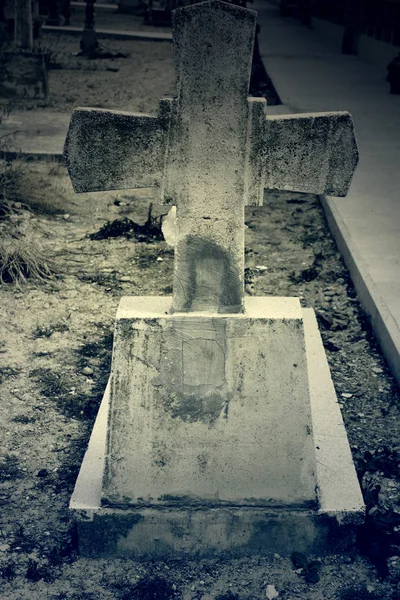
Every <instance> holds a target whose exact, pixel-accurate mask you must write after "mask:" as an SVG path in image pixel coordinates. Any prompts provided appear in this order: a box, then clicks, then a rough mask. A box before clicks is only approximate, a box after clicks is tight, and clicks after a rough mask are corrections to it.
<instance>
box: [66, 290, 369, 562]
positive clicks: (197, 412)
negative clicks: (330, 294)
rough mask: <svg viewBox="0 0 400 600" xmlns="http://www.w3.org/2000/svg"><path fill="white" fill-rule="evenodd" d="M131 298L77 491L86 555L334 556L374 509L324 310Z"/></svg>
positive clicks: (274, 302)
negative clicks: (177, 306)
mask: <svg viewBox="0 0 400 600" xmlns="http://www.w3.org/2000/svg"><path fill="white" fill-rule="evenodd" d="M170 309H171V299H170V298H167V297H161V298H153V297H152V298H147V297H139V298H137V297H126V298H122V300H121V303H120V307H119V310H118V313H117V320H116V329H115V339H114V351H113V367H112V373H111V377H110V382H109V385H108V387H107V390H106V392H105V395H104V398H103V402H102V405H101V408H100V411H99V415H98V418H97V420H96V424H95V426H94V429H93V433H92V437H91V440H90V444H89V447H88V450H87V452H86V455H85V458H84V461H83V464H82V467H81V471H80V474H79V477H78V480H77V483H76V487H75V491H74V494H73V496H72V499H71V505H70V506H71V509H72V510H73V511H74V512H75V514H76V516H77V522H78V535H79V540H80V542H79V543H80V552H81V554H83V555H86V556H127V557H136V558H145V557H151V558H154V557H164V558H166V557H168V558H173V557H188V556H210V555H215V554H221V553H222V554H228V555H232V556H241V555H251V554H261V553H265V552H279V553H280V554H288V553H290V552H292V551H294V550H297V551H303V552H321V551H329V550H332V551H334V550H335V549H337V547H338V544H339V545H340V544H342V545H343V544H345V543H346V539H347V540H348V539H349V536H350V539H351V536H352V534H353V533H354V530H355V527H356V526H357V525H358V524H359V523H361V522H362V521H363V517H364V506H363V499H362V496H361V492H360V488H359V485H358V481H357V477H356V473H355V469H354V466H353V462H352V457H351V453H350V448H349V445H348V441H347V436H346V432H345V429H344V425H343V421H342V418H341V414H340V409H339V407H338V404H337V400H336V395H335V391H334V388H333V384H332V381H331V377H330V373H329V368H328V365H327V362H326V357H325V353H324V349H323V346H322V342H321V339H320V335H319V332H318V327H317V323H316V319H315V315H314V312H313V311H312V310H311V309H302V308H301V307H300V302H299V300H298V299H296V298H246V301H245V312H244V313H241V314H234V315H232V314H229V315H227V314H217V315H204V314H201V313H172V314H171V310H170Z"/></svg>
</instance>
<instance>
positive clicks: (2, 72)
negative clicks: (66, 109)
mask: <svg viewBox="0 0 400 600" xmlns="http://www.w3.org/2000/svg"><path fill="white" fill-rule="evenodd" d="M47 93H48V83H47V71H46V65H45V60H44V55H43V54H41V53H33V52H23V51H20V52H3V53H2V54H1V55H0V95H1V96H3V97H5V98H13V97H17V98H38V99H44V98H46V96H47Z"/></svg>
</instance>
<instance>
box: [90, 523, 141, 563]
mask: <svg viewBox="0 0 400 600" xmlns="http://www.w3.org/2000/svg"><path fill="white" fill-rule="evenodd" d="M143 520H144V517H143V515H138V514H135V515H126V516H124V515H117V516H116V515H94V518H93V521H88V522H80V523H79V538H80V542H79V549H80V553H81V554H82V555H83V556H91V555H93V556H108V555H115V553H116V549H117V546H118V541H119V540H120V539H121V538H127V537H128V535H129V533H130V532H131V530H132V529H133V528H134V527H135V526H136V525H138V523H140V522H141V521H143Z"/></svg>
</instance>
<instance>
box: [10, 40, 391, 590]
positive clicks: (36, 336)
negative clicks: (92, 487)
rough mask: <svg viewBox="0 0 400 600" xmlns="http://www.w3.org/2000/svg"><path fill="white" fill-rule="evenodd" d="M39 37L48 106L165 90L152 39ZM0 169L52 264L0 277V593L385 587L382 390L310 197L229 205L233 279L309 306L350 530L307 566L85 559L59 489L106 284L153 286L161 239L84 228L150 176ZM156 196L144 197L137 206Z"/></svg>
mask: <svg viewBox="0 0 400 600" xmlns="http://www.w3.org/2000/svg"><path fill="white" fill-rule="evenodd" d="M42 41H43V43H44V42H46V44H48V45H52V44H57V48H58V50H57V53H56V52H55V51H54V57H57V60H56V58H54V64H59V66H60V67H59V68H58V69H55V70H52V71H50V89H51V97H50V99H49V103H48V106H50V107H51V109H52V110H54V109H57V110H60V111H65V112H68V111H70V110H72V108H73V107H74V106H76V105H78V104H80V105H92V106H103V107H104V106H106V107H109V108H111V107H113V108H117V109H125V110H126V109H128V110H141V111H144V112H154V110H155V108H156V106H157V100H158V98H159V97H160V96H162V95H163V94H166V93H167V94H168V93H171V92H173V86H174V84H173V65H172V47H171V46H170V45H168V44H160V43H148V42H126V41H115V42H114V41H113V42H107V47H108V48H109V49H112V51H115V52H116V51H120V52H128V51H129V52H130V57H129V58H126V59H122V58H121V59H117V60H114V61H111V60H108V61H107V60H102V61H86V62H83V61H84V59H78V58H76V57H71V56H70V50H69V49H70V48H71V47H72V46H73V45H74V47H75V51H76V38H71V39H70V38H65V39H64V38H60V37H58V36H54V37H51V36H48V38H47V37H46V38H44V39H43V40H42ZM57 61H58V63H57ZM74 61H76V63H74ZM79 61H81V62H79ZM92 62H93V66H90V65H92ZM73 63H74V65H75V66H74V67H73V68H70V65H71V64H73ZM78 63H79V65H80V66H79V65H78ZM82 65H83V66H84V67H85V68H82ZM97 65H99V66H97ZM107 66H111V67H116V68H118V69H119V71H109V70H107ZM92 84H93V85H92ZM32 106H33V103H28V104H26V106H25V108H27V109H29V108H32ZM41 110H45V107H42V108H41ZM1 172H2V173H4V174H6V176H7V177H9V178H11V179H12V180H13V181H14V180H15V182H16V183H15V185H13V186H11V187H10V191H9V193H8V200H9V201H10V202H11V206H12V209H13V214H12V217H11V221H12V223H11V224H10V218H9V217H4V216H3V217H1V216H0V233H5V232H6V231H7V230H9V228H10V227H13V228H14V231H19V232H20V236H21V237H22V238H28V240H29V242H30V243H34V242H35V241H36V242H37V243H39V242H40V244H41V245H42V248H43V251H44V256H45V258H46V259H47V260H48V261H49V262H51V263H52V264H53V268H54V270H55V273H56V275H55V276H54V277H53V278H52V279H50V280H49V281H48V282H47V283H45V284H41V285H35V284H33V283H32V282H29V281H28V282H27V283H25V284H21V285H20V286H18V285H15V284H9V283H5V284H3V285H1V286H0V400H1V402H0V508H1V512H0V598H2V599H5V600H42V599H49V600H129V599H131V598H132V599H134V598H145V597H148V598H150V597H154V598H168V597H171V598H172V597H176V598H182V599H183V600H194V599H202V600H211V599H212V598H219V600H235V599H236V600H237V599H240V600H250V599H255V600H258V599H264V598H273V597H274V592H275V591H276V593H277V594H279V595H278V596H276V597H278V598H282V599H283V600H291V599H295V598H299V599H303V600H334V599H335V600H338V599H340V600H364V599H370V600H378V599H379V600H399V598H400V558H398V554H399V549H400V536H399V528H400V439H399V427H398V423H399V405H400V404H399V399H400V398H399V393H398V390H397V388H396V386H395V385H394V382H393V379H392V378H391V376H390V373H389V371H388V368H387V366H386V364H385V361H384V359H383V357H382V354H381V352H380V350H379V347H378V346H377V344H376V341H375V339H374V337H373V335H372V333H371V330H370V327H369V325H368V323H367V321H366V319H365V318H364V315H363V313H362V310H361V308H360V305H359V302H358V299H357V295H356V293H355V291H354V288H353V286H352V284H351V281H350V279H349V276H348V273H347V271H346V269H345V267H344V265H343V262H342V260H341V257H340V255H339V253H338V252H337V249H336V247H335V245H334V242H333V241H332V238H331V236H330V233H329V230H328V228H327V226H326V223H325V220H324V216H323V211H322V209H321V207H320V205H319V202H318V199H317V198H316V197H315V196H312V195H306V194H292V193H266V196H265V205H264V206H263V207H261V208H249V209H247V211H246V224H247V226H248V227H247V230H246V291H247V293H248V294H255V295H265V294H272V295H289V296H300V298H301V301H302V304H303V305H304V306H308V307H313V308H315V310H316V311H317V315H318V320H319V324H320V330H321V334H322V337H323V341H324V345H325V348H326V352H327V357H328V360H329V364H330V367H331V370H332V376H333V380H334V384H335V387H336V391H337V395H338V399H339V402H340V406H341V410H342V414H343V418H344V421H345V424H346V429H347V433H348V436H349V440H350V444H351V448H352V452H353V457H354V460H355V464H356V468H357V472H358V475H359V479H360V481H361V483H362V487H363V493H364V498H365V501H366V504H367V509H368V515H367V519H366V523H365V524H364V525H363V526H362V527H361V528H360V531H359V535H358V543H356V542H355V543H354V545H353V546H351V547H350V548H348V549H346V550H345V551H343V553H342V554H340V555H335V556H325V557H324V556H321V557H307V560H311V559H312V558H316V559H317V560H318V561H319V564H318V565H317V567H316V568H315V571H317V573H318V576H317V577H314V578H310V577H309V576H308V570H307V568H304V569H302V568H301V567H300V566H299V565H298V564H296V565H295V564H293V561H292V560H291V558H290V557H282V556H279V555H273V556H262V557H257V558H254V559H253V558H251V559H240V560H239V559H237V560H228V559H225V558H223V557H222V558H218V559H213V560H211V559H207V560H200V561H199V560H196V561H165V562H159V561H157V562H151V563H149V562H145V563H140V562H136V561H132V560H129V561H128V560H126V561H125V560H108V561H106V560H89V559H84V558H81V557H79V555H78V552H77V546H76V538H75V534H74V525H73V521H72V518H71V515H70V514H69V511H68V502H69V498H70V496H71V493H72V490H73V486H74V483H75V479H76V476H77V473H78V470H79V467H80V463H81V460H82V457H83V454H84V451H85V448H86V445H87V442H88V439H89V436H90V432H91V428H92V425H93V421H94V418H95V415H96V411H97V407H98V405H99V402H100V400H101V397H102V393H103V391H104V388H105V384H106V381H107V378H108V375H109V370H110V357H111V348H112V334H113V324H114V317H115V313H116V309H117V305H118V302H119V299H120V297H121V296H123V295H131V294H132V295H160V294H161V295H168V294H170V293H171V291H172V289H171V284H172V264H173V251H172V249H171V248H170V247H169V246H167V245H166V243H165V242H164V241H163V240H152V239H147V240H146V241H144V242H138V241H137V240H136V239H135V238H134V237H129V236H128V237H125V236H120V237H115V238H112V237H110V238H106V239H101V240H93V239H90V238H89V237H88V234H90V233H94V232H96V231H98V230H99V229H100V228H101V227H102V226H103V225H104V224H105V222H106V221H113V220H114V219H117V218H121V219H122V218H129V219H131V220H133V221H135V222H136V223H139V224H144V223H145V221H146V218H147V214H148V208H149V204H150V203H151V201H152V191H151V190H140V191H129V192H121V193H115V192H113V193H107V194H106V193H99V194H82V195H80V196H77V195H75V194H74V192H73V190H72V187H71V184H70V181H69V178H68V176H67V173H66V170H65V168H64V167H63V166H62V165H59V164H57V163H41V162H30V163H28V162H21V161H20V162H14V163H12V164H11V165H7V164H5V163H1ZM13 174H15V178H13V177H12V175H13ZM24 204H26V205H27V207H29V209H26V208H25V207H24ZM166 212H167V211H166V208H165V207H160V206H156V205H154V207H153V213H152V214H153V216H154V217H156V216H157V215H161V214H165V213H166ZM155 576H158V577H162V578H163V580H165V582H166V584H165V586H166V587H165V591H164V592H163V590H162V585H161V583H160V580H159V589H158V595H153V596H145V595H144V594H143V593H142V595H140V592H139V591H138V590H139V587H140V586H137V585H136V584H137V582H139V581H141V578H143V577H147V578H151V577H155ZM135 585H136V587H135ZM168 585H169V586H170V587H168Z"/></svg>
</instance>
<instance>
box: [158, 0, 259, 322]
mask: <svg viewBox="0 0 400 600" xmlns="http://www.w3.org/2000/svg"><path fill="white" fill-rule="evenodd" d="M255 21H256V13H255V12H254V11H248V10H244V9H242V8H240V7H237V6H233V5H230V4H227V3H224V2H219V1H218V0H216V1H214V2H204V3H202V4H196V5H192V6H190V7H187V8H182V9H178V10H176V11H174V13H173V38H174V48H175V65H176V73H177V91H178V94H177V99H176V100H175V101H174V102H173V105H172V111H171V127H170V132H169V143H168V155H167V161H166V174H165V182H164V199H165V201H166V202H170V203H172V204H176V205H177V215H176V228H177V229H176V246H175V262H174V310H176V311H196V310H206V311H208V312H213V311H215V312H240V311H242V309H243V273H244V206H243V203H244V192H245V187H244V182H245V171H246V158H247V157H246V151H247V145H248V137H249V136H248V125H247V124H248V120H249V104H248V101H247V90H248V85H249V80H250V74H251V58H252V49H253V43H254V34H255ZM216 32H218V35H217V36H216V35H215V33H216ZM238 48H240V52H238Z"/></svg>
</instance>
